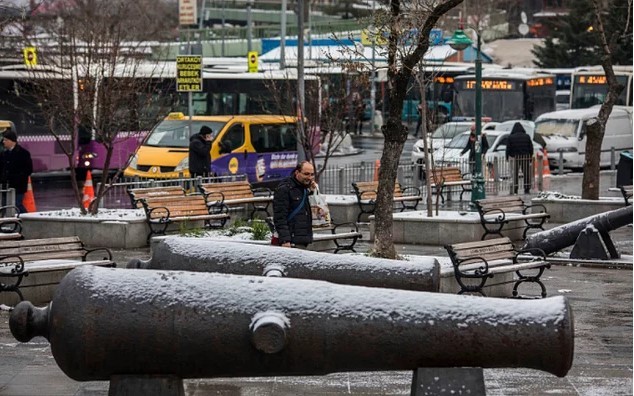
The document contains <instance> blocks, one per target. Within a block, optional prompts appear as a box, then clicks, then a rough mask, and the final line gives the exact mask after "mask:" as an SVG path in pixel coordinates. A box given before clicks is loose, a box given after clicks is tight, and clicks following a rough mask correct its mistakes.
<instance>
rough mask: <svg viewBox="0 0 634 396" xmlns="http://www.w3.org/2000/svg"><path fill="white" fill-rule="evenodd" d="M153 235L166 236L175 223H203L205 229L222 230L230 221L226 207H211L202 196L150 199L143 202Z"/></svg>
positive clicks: (148, 239) (150, 235)
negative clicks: (171, 225)
mask: <svg viewBox="0 0 634 396" xmlns="http://www.w3.org/2000/svg"><path fill="white" fill-rule="evenodd" d="M141 203H142V204H143V209H145V216H146V220H147V223H148V225H149V227H150V232H149V233H148V236H147V242H148V243H149V242H150V239H151V238H152V235H165V233H166V231H167V227H169V225H170V224H173V223H179V222H180V223H184V222H196V221H202V222H203V224H204V227H205V228H222V227H224V225H225V223H226V222H227V220H228V219H229V214H227V211H226V207H219V206H216V207H209V206H207V201H206V200H205V197H203V196H202V195H184V196H173V197H148V198H143V199H142V200H141Z"/></svg>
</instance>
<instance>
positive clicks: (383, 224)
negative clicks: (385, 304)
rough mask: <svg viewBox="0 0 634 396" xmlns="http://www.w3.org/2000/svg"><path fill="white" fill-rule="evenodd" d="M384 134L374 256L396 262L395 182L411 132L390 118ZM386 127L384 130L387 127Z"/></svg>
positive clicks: (375, 217)
mask: <svg viewBox="0 0 634 396" xmlns="http://www.w3.org/2000/svg"><path fill="white" fill-rule="evenodd" d="M386 127H387V128H388V130H389V131H390V132H389V133H384V135H385V142H384V144H383V154H382V155H381V168H380V170H379V188H378V193H377V197H376V209H375V212H374V224H375V227H374V229H375V232H374V255H375V256H377V257H383V258H389V259H395V258H397V254H396V250H395V249H394V237H393V233H392V225H393V219H392V209H393V206H394V183H395V181H396V177H397V173H398V163H399V158H400V157H401V153H402V152H403V146H404V145H405V141H406V140H407V129H406V128H405V126H404V125H403V124H402V123H401V121H400V119H399V118H395V117H390V118H389V119H388V123H387V126H386ZM386 127H384V128H386Z"/></svg>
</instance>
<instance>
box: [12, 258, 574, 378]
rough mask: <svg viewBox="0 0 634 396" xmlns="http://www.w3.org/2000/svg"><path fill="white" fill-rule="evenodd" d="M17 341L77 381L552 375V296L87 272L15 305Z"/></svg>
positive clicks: (563, 351)
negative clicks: (421, 373) (500, 370)
mask: <svg viewBox="0 0 634 396" xmlns="http://www.w3.org/2000/svg"><path fill="white" fill-rule="evenodd" d="M9 325H10V329H11V332H12V334H13V335H14V337H15V338H16V339H17V340H19V341H22V342H25V341H28V340H29V339H30V338H31V337H34V336H44V337H46V338H47V339H48V340H49V341H50V344H51V350H52V354H53V356H54V358H55V360H56V362H57V364H58V365H59V367H60V368H61V369H62V370H63V371H64V372H65V373H66V374H67V375H68V376H69V377H71V378H73V379H75V380H78V381H92V380H107V379H109V378H110V377H111V376H113V375H119V374H120V375H124V374H125V375H139V376H141V375H156V374H161V375H172V376H176V377H180V378H208V377H234V376H235V377H238V376H277V375H318V374H326V373H332V372H340V371H373V370H408V369H416V368H418V367H483V368H494V367H526V368H534V369H539V370H543V371H547V372H550V373H552V374H555V375H557V376H564V375H566V373H567V372H568V370H569V369H570V366H571V364H572V359H573V349H574V346H573V340H574V337H573V322H572V313H571V310H570V307H569V305H568V302H567V300H566V299H565V297H563V296H558V297H551V298H546V299H542V300H523V301H520V300H511V299H496V298H482V297H475V296H467V295H453V294H441V293H428V292H415V291H409V290H395V289H381V288H368V287H360V286H348V285H337V284H333V283H330V282H322V281H314V280H303V279H289V278H265V277H254V276H239V275H227V274H214V273H195V272H177V271H132V270H126V269H116V268H100V267H92V266H85V267H80V268H77V269H75V270H73V271H71V272H70V273H69V274H68V275H67V276H66V277H65V278H64V279H63V280H62V282H61V283H60V285H59V288H58V290H57V291H56V294H55V297H54V299H53V301H52V302H51V303H50V304H49V305H48V306H47V307H45V308H35V307H33V305H31V304H30V303H29V302H27V301H23V302H21V303H20V304H18V305H17V306H16V308H15V309H14V310H13V312H12V313H11V316H10V320H9Z"/></svg>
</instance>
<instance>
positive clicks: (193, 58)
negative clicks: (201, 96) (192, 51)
mask: <svg viewBox="0 0 634 396" xmlns="http://www.w3.org/2000/svg"><path fill="white" fill-rule="evenodd" d="M176 90H177V91H178V92H200V91H202V90H203V57H202V56H200V55H178V56H177V57H176Z"/></svg>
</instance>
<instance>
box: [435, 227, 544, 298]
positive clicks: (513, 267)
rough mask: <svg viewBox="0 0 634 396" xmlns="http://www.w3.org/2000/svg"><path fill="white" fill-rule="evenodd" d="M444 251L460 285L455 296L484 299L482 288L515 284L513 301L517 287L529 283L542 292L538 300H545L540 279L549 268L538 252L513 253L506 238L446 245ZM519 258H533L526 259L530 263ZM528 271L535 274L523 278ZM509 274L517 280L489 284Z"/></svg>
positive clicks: (540, 251)
mask: <svg viewBox="0 0 634 396" xmlns="http://www.w3.org/2000/svg"><path fill="white" fill-rule="evenodd" d="M445 249H447V252H448V253H449V258H450V259H451V263H452V265H453V268H454V275H455V277H456V281H457V282H458V285H460V291H459V292H458V294H463V293H480V294H481V295H483V296H486V294H485V293H484V291H483V290H482V289H483V288H484V287H485V286H487V287H490V286H496V285H500V284H503V283H514V285H513V297H519V294H518V287H519V285H521V284H522V283H525V282H530V283H536V284H538V285H539V287H540V288H541V297H542V298H544V297H546V287H545V286H544V284H543V283H542V281H541V280H540V278H541V276H542V274H543V273H544V270H545V269H546V268H550V264H549V263H548V262H547V261H546V255H545V254H544V252H543V251H542V250H541V249H529V250H521V251H516V250H515V248H514V247H513V244H512V243H511V240H510V239H509V238H507V237H504V238H496V239H489V240H486V241H478V242H465V243H457V244H453V245H446V246H445ZM520 254H522V258H524V257H527V256H526V254H530V255H532V256H529V257H531V260H532V261H525V262H520V261H519V260H518V255H520ZM527 270H535V271H537V273H536V274H531V275H526V273H525V272H524V271H527ZM509 272H511V273H513V272H514V273H515V275H516V276H517V278H514V279H512V280H506V281H500V282H496V281H495V280H493V281H492V282H488V281H489V279H493V278H495V276H496V275H499V274H503V273H509Z"/></svg>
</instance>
